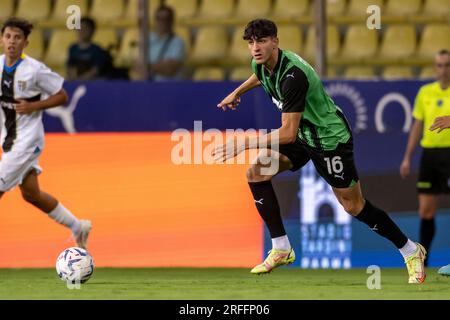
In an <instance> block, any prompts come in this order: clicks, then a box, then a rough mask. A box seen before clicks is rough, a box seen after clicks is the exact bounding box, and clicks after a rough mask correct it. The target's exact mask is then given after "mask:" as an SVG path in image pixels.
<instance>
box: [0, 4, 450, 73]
mask: <svg viewBox="0 0 450 320" xmlns="http://www.w3.org/2000/svg"><path fill="white" fill-rule="evenodd" d="M165 2H166V3H167V4H168V5H170V6H172V7H173V8H174V9H175V12H176V17H177V22H176V33H177V34H178V35H180V37H181V38H182V39H183V40H184V41H185V45H186V49H187V52H188V53H190V54H189V57H190V58H189V59H188V66H189V67H190V68H192V70H190V71H191V72H190V73H192V74H193V73H194V71H195V68H196V67H211V66H213V67H221V68H223V71H224V72H223V73H224V74H225V75H226V77H230V78H231V77H232V76H233V75H234V74H235V72H237V71H235V70H239V67H241V66H246V65H247V64H248V62H249V53H248V48H247V46H246V44H245V42H244V41H243V40H242V32H243V28H244V26H245V24H246V23H247V22H248V20H249V19H251V18H253V17H256V16H265V17H269V18H271V19H274V20H275V21H276V22H277V23H278V25H279V35H280V44H281V47H282V48H286V49H291V50H293V51H295V52H298V53H299V54H300V55H301V56H302V57H304V58H305V60H307V61H308V62H310V63H311V64H313V65H314V63H315V53H316V49H315V36H316V35H315V32H314V30H315V29H314V26H313V25H312V14H313V9H314V8H313V7H314V3H313V1H312V0H166V1H165ZM326 3H327V15H328V26H327V60H328V64H329V66H328V69H329V70H333V74H331V76H345V75H346V74H349V72H348V69H349V68H347V67H349V66H350V65H351V66H353V67H355V68H356V67H370V68H371V69H372V71H374V70H378V73H379V74H381V75H383V76H384V75H385V74H386V75H387V76H388V77H389V76H390V75H391V74H392V72H393V71H392V70H409V72H400V74H402V75H404V76H405V77H409V75H410V72H412V74H413V75H414V76H419V77H422V76H423V73H424V72H425V71H426V70H428V69H427V67H428V66H429V65H430V63H431V62H430V56H432V55H433V54H434V53H435V52H436V51H438V50H439V49H442V48H450V26H449V17H450V0H327V2H326ZM72 4H75V5H78V6H80V8H81V11H82V12H83V15H90V16H92V17H94V19H95V20H96V21H97V22H98V24H99V28H98V30H97V34H96V35H95V41H96V42H99V43H100V44H101V45H102V46H105V47H111V46H112V47H114V49H113V51H112V52H111V53H112V54H113V56H114V57H115V62H116V63H117V64H118V65H119V66H126V65H129V64H130V63H131V61H132V59H135V58H136V54H137V39H138V37H137V31H136V28H137V15H138V11H137V5H138V0H2V1H0V21H4V20H5V19H6V18H8V17H10V16H12V15H17V16H22V17H24V18H27V19H29V20H31V21H32V22H34V23H35V25H36V26H35V27H36V28H35V30H34V32H33V33H32V38H31V39H30V40H31V44H30V47H29V48H28V49H27V52H28V53H29V54H30V55H31V56H34V57H36V58H43V59H44V62H46V63H47V64H49V65H51V66H54V67H56V68H63V67H64V64H63V62H62V61H63V60H64V59H62V58H61V59H60V58H58V57H56V56H60V57H61V56H65V52H66V51H67V49H68V48H67V47H65V41H62V40H61V41H58V40H57V39H56V40H55V39H54V38H55V36H56V37H58V36H59V34H60V33H61V32H62V30H61V29H62V27H63V26H62V23H63V22H64V21H65V20H64V19H65V18H67V12H66V9H67V6H69V5H72ZM159 4H160V1H158V0H152V1H150V6H149V15H150V16H149V18H150V27H151V25H152V22H153V16H154V12H155V10H156V8H157V7H158V6H159ZM369 5H378V6H380V8H381V10H382V14H383V16H382V23H383V27H382V28H381V29H380V30H368V29H367V28H366V27H365V24H364V25H363V24H361V22H362V21H365V19H366V18H367V17H368V13H367V12H366V9H367V7H368V6H369ZM286 7H288V8H289V10H284V8H286ZM72 33H73V32H72ZM230 39H231V41H229V40H230ZM55 50H56V52H59V54H56V53H55ZM58 50H59V51H58ZM63 51H64V53H63V54H61V52H63ZM394 67H402V68H399V69H396V68H394ZM403 67H404V68H403ZM349 70H350V71H351V70H352V69H349ZM376 73H377V72H376ZM432 73H433V72H432ZM432 73H431V74H432ZM350 74H352V73H351V72H350ZM429 74H430V73H426V75H429ZM392 76H395V75H393V74H392Z"/></svg>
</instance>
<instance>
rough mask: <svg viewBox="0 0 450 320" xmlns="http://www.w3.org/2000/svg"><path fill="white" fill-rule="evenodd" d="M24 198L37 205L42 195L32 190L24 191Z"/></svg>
mask: <svg viewBox="0 0 450 320" xmlns="http://www.w3.org/2000/svg"><path fill="white" fill-rule="evenodd" d="M22 198H23V199H24V200H25V201H26V202H28V203H30V204H32V205H36V204H38V203H39V200H40V195H39V194H37V193H32V192H22Z"/></svg>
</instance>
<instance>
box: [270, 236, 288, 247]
mask: <svg viewBox="0 0 450 320" xmlns="http://www.w3.org/2000/svg"><path fill="white" fill-rule="evenodd" d="M272 248H274V249H279V250H291V244H290V243H289V239H288V236H287V235H284V236H281V237H278V238H273V239H272Z"/></svg>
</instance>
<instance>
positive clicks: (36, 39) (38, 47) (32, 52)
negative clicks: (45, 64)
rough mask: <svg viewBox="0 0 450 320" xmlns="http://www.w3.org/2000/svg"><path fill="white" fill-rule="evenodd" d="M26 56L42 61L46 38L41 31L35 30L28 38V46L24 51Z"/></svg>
mask: <svg viewBox="0 0 450 320" xmlns="http://www.w3.org/2000/svg"><path fill="white" fill-rule="evenodd" d="M24 52H25V54H26V55H28V56H30V57H32V58H34V59H37V60H42V57H43V55H44V36H43V34H42V30H41V29H35V30H33V31H32V32H31V33H30V35H29V36H28V46H27V47H26V48H25V49H24Z"/></svg>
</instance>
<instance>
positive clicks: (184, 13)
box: [165, 0, 197, 21]
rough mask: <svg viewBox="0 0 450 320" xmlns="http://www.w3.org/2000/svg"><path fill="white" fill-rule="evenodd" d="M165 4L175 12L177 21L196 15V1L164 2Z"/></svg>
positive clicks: (167, 0) (178, 0) (170, 0)
mask: <svg viewBox="0 0 450 320" xmlns="http://www.w3.org/2000/svg"><path fill="white" fill-rule="evenodd" d="M165 3H166V5H168V6H170V7H172V8H173V9H174V10H175V18H176V19H177V21H178V20H184V19H186V18H191V17H193V16H195V15H196V13H197V0H166V2H165Z"/></svg>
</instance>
